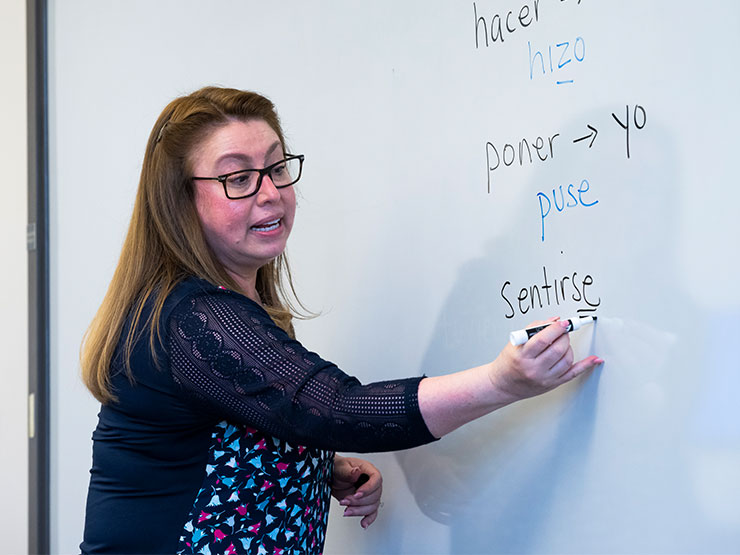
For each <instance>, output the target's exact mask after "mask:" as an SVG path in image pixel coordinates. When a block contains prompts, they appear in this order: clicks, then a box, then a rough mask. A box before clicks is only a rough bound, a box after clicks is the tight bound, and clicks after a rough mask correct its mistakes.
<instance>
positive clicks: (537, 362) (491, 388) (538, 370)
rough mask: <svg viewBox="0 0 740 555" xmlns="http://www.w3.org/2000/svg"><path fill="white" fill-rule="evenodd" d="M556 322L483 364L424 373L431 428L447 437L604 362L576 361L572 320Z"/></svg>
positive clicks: (423, 406)
mask: <svg viewBox="0 0 740 555" xmlns="http://www.w3.org/2000/svg"><path fill="white" fill-rule="evenodd" d="M543 323H545V324H546V323H553V325H551V326H547V327H546V328H545V329H543V330H542V331H540V332H539V333H537V335H535V336H533V337H532V338H531V339H530V340H529V341H527V342H526V343H525V344H524V345H520V346H518V347H514V346H513V345H511V344H510V343H508V344H507V345H506V347H504V349H503V351H501V354H499V356H498V357H496V360H494V361H493V362H490V363H488V364H484V365H483V366H478V367H476V368H470V369H468V370H463V371H462V372H455V373H454V374H447V375H444V376H433V377H429V378H424V379H423V380H421V382H420V383H419V409H420V410H421V414H422V417H423V418H424V422H425V423H426V425H427V428H428V429H429V431H430V432H431V433H432V435H434V436H435V437H442V436H444V435H446V434H448V433H450V432H451V431H452V430H454V429H456V428H459V427H460V426H462V425H463V424H466V423H467V422H470V421H471V420H475V419H476V418H480V417H481V416H483V415H485V414H488V413H490V412H492V411H494V410H497V409H500V408H501V407H505V406H506V405H508V404H511V403H513V402H515V401H519V400H521V399H526V398H527V397H534V396H535V395H539V394H541V393H545V392H546V391H550V390H551V389H554V388H556V387H557V386H559V385H562V384H564V383H566V382H567V381H569V380H572V379H573V378H575V377H576V376H579V375H581V374H583V373H584V372H587V371H589V370H591V369H593V368H594V367H596V366H598V365H599V364H601V363H602V362H604V361H603V360H601V359H600V358H599V357H596V356H590V357H586V358H585V359H583V360H581V361H579V362H576V363H575V364H574V363H573V350H572V349H571V347H570V338H569V336H568V333H567V332H566V331H565V329H566V326H567V323H565V322H559V321H558V318H551V319H550V320H547V321H545V322H534V323H533V324H532V325H540V324H543Z"/></svg>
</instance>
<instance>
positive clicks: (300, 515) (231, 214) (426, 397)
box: [81, 87, 601, 553]
mask: <svg viewBox="0 0 740 555" xmlns="http://www.w3.org/2000/svg"><path fill="white" fill-rule="evenodd" d="M302 164H303V157H302V156H300V155H292V154H289V153H288V152H287V150H286V147H285V140H284V137H283V133H282V130H281V128H280V123H279V120H278V116H277V114H276V112H275V110H274V107H273V105H272V104H271V103H270V101H269V100H267V99H266V98H264V97H262V96H260V95H257V94H255V93H251V92H244V91H237V90H233V89H223V88H215V87H207V88H204V89H201V90H199V91H196V92H194V93H192V94H190V95H188V96H185V97H182V98H178V99H176V100H174V101H173V102H172V103H170V104H169V106H167V107H166V108H165V110H164V111H163V113H162V115H161V116H160V118H159V119H158V121H157V123H156V124H155V126H154V129H153V130H152V133H151V135H150V137H149V141H148V144H147V149H146V153H145V156H144V162H143V168H142V174H141V180H140V183H139V189H138V193H137V198H136V204H135V206H134V213H133V216H132V219H131V224H130V227H129V231H128V235H127V237H126V240H125V243H124V246H123V251H122V254H121V259H120V261H119V264H118V267H117V269H116V272H115V274H114V277H113V280H112V282H111V285H110V287H109V289H108V292H107V294H106V297H105V299H104V300H103V303H102V305H101V307H100V309H99V311H98V313H97V315H96V317H95V319H94V320H93V323H92V324H91V327H90V330H89V331H88V335H87V337H86V339H85V343H84V346H83V351H82V369H83V377H84V380H85V383H86V385H87V386H88V388H89V389H90V390H91V392H92V393H93V394H94V395H95V396H96V398H97V399H99V400H100V401H101V403H102V408H101V412H100V415H99V423H98V426H97V428H96V430H95V433H94V435H93V440H94V445H93V467H92V470H91V480H90V489H89V492H88V502H87V515H86V524H85V538H84V541H83V543H82V545H81V549H82V551H83V552H95V553H98V552H116V553H122V552H129V553H172V552H178V553H209V552H210V553H215V552H226V553H240V552H255V553H258V552H266V553H273V552H285V553H288V552H319V551H321V549H322V546H323V542H324V531H325V528H326V521H327V513H328V507H329V499H330V494H331V493H332V492H333V493H334V495H335V497H337V498H338V499H340V503H341V504H342V505H344V506H346V507H347V510H346V513H347V514H350V515H360V516H363V521H362V522H363V525H364V526H367V525H369V524H370V523H371V522H372V520H373V519H374V518H375V515H376V514H377V508H378V503H379V499H380V489H381V486H380V482H381V479H380V475H379V473H378V472H377V470H376V469H375V468H374V467H373V466H372V465H370V464H369V463H367V462H366V461H362V460H361V459H346V458H342V457H339V456H337V455H335V454H334V452H335V451H339V450H341V451H355V452H368V451H387V450H396V449H405V448H409V447H414V446H417V445H422V444H424V443H428V442H431V441H434V440H435V439H437V438H440V437H442V436H443V435H445V434H446V433H448V432H450V431H452V430H454V429H455V428H457V427H459V426H460V425H462V424H464V423H466V422H469V421H471V420H473V419H475V418H478V417H479V416H482V415H484V414H487V413H489V412H491V411H493V410H495V409H497V408H500V407H502V406H505V405H507V404H509V403H511V402H514V401H516V400H519V399H523V398H526V397H530V396H533V395H537V394H539V393H543V392H545V391H548V390H550V389H552V388H554V387H557V386H558V385H560V384H562V383H565V382H567V381H568V380H570V379H572V378H574V377H575V376H577V375H579V374H581V373H582V372H585V371H587V370H589V369H591V368H593V367H594V366H595V365H597V364H599V363H600V362H601V360H600V359H598V358H596V357H589V358H587V359H584V360H583V361H580V362H578V363H576V364H573V353H572V350H571V349H570V344H569V340H568V335H567V334H566V333H565V331H564V328H563V327H561V326H560V325H552V326H549V327H548V328H546V329H545V330H544V331H542V332H540V333H539V334H538V335H537V336H536V337H535V338H534V339H533V340H531V341H529V342H528V343H527V344H525V345H524V346H522V347H518V348H514V347H511V346H507V347H506V348H505V349H504V351H502V353H501V354H500V355H499V356H498V357H497V358H496V360H494V361H493V362H491V363H489V364H486V365H483V366H480V367H477V368H472V369H469V370H465V371H463V372H459V373H456V374H451V375H448V376H440V377H434V378H420V377H417V378H410V379H403V380H396V381H392V382H381V383H373V384H368V385H361V384H360V383H359V382H358V381H357V380H356V379H354V378H352V377H350V376H347V375H346V374H344V373H343V372H341V371H340V370H339V369H338V368H337V367H336V366H335V365H333V364H332V363H330V362H327V361H325V360H323V359H321V358H320V357H319V356H318V355H316V354H315V353H312V352H310V351H308V350H306V349H305V348H304V347H303V346H302V345H301V344H300V343H298V342H297V341H295V339H294V334H293V326H292V324H291V319H292V308H291V306H290V304H289V303H288V302H287V301H286V294H285V287H284V286H285V284H284V283H283V280H284V279H287V285H288V286H289V287H290V288H291V289H292V285H291V283H290V273H289V271H288V269H287V264H286V261H285V257H284V254H283V251H284V249H285V245H286V241H287V239H288V236H289V234H290V231H291V228H292V225H293V219H294V216H295V194H294V190H293V188H292V187H291V186H292V185H293V184H294V183H295V182H296V181H297V180H298V179H299V178H300V175H301V169H302ZM363 474H364V475H365V476H364V477H363V479H364V478H369V479H368V480H367V482H366V483H364V484H360V482H362V480H360V476H361V475H363Z"/></svg>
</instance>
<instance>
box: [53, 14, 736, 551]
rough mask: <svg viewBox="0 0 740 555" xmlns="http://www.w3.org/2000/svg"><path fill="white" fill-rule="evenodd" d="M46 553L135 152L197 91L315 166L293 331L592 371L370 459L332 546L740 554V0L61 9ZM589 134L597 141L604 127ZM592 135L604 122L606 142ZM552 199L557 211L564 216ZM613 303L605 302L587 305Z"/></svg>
mask: <svg viewBox="0 0 740 555" xmlns="http://www.w3.org/2000/svg"><path fill="white" fill-rule="evenodd" d="M49 15H50V25H49V47H50V67H49V92H50V99H51V101H50V108H49V109H50V152H51V160H50V168H51V176H50V188H51V207H52V209H51V216H50V217H51V222H50V224H51V227H50V229H51V233H50V236H51V249H52V250H51V291H52V301H51V302H52V306H51V314H52V317H51V322H50V326H51V353H52V407H51V410H52V412H51V414H52V415H53V416H52V426H53V428H52V432H53V437H52V474H51V476H52V478H51V479H52V515H53V524H52V526H53V529H52V552H58V553H67V552H74V551H75V550H76V549H77V545H78V543H79V541H80V537H81V530H82V522H83V515H84V502H85V495H86V487H87V480H88V472H87V471H88V468H89V466H90V448H91V445H90V435H91V432H92V430H93V428H94V426H95V423H96V412H97V406H96V403H95V402H94V401H93V400H92V398H91V397H90V396H89V395H88V394H87V393H86V391H85V390H84V388H83V387H82V385H81V384H80V381H79V367H78V363H77V356H78V348H79V344H80V340H81V337H82V334H83V332H84V330H85V328H86V326H87V325H88V323H89V321H90V319H91V318H92V316H93V314H94V312H95V310H96V308H97V306H98V305H99V303H100V301H101V299H102V297H103V294H104V292H105V289H106V287H107V285H108V283H109V280H110V278H111V276H112V272H113V269H114V267H115V264H116V261H117V258H118V254H119V251H120V246H121V242H122V240H123V237H124V234H125V230H126V227H127V224H128V219H129V217H130V212H131V208H132V206H133V200H134V195H135V189H136V184H137V180H138V173H139V169H140V163H141V159H142V156H143V150H144V144H145V141H146V138H147V136H148V133H149V131H150V129H151V126H152V124H153V122H154V120H155V118H156V116H157V115H158V114H159V112H160V110H161V109H162V108H163V107H164V105H165V104H166V103H167V102H168V101H169V100H171V99H172V98H174V97H175V96H178V95H180V94H184V93H187V92H190V91H192V90H194V89H196V88H199V87H200V86H203V85H206V84H221V85H226V86H234V87H239V88H246V89H252V90H257V91H259V92H262V93H264V94H266V95H267V96H269V97H270V98H271V99H273V101H274V102H275V103H276V105H277V106H278V109H279V111H280V113H281V116H282V119H283V123H284V127H285V130H286V134H287V137H288V141H289V145H290V147H291V149H292V150H293V151H294V152H299V153H303V154H305V155H306V164H305V170H304V177H303V178H302V180H301V183H300V184H299V187H298V191H299V193H298V204H299V206H298V215H297V221H296V225H295V228H294V232H293V236H292V238H291V241H290V243H289V247H288V249H289V255H290V257H291V260H292V264H293V268H294V273H295V279H296V285H297V288H298V291H299V294H300V296H301V298H302V300H303V301H304V302H305V303H306V304H307V305H308V306H309V307H310V308H312V309H314V310H316V311H319V312H321V313H322V315H321V316H320V317H319V318H316V319H313V320H311V321H308V322H301V323H300V324H299V326H298V334H299V338H300V339H301V340H302V341H303V342H304V344H306V345H307V346H308V347H309V348H311V349H314V350H316V351H317V352H319V353H321V354H322V355H323V356H324V357H326V358H328V359H330V360H332V361H335V362H336V363H338V364H339V365H340V367H342V368H343V369H345V370H346V371H348V372H349V373H352V374H354V375H356V376H358V377H359V378H360V379H361V380H363V381H374V380H380V379H390V378H393V377H400V376H410V375H420V374H426V375H438V374H441V373H445V372H449V371H453V370H459V369H463V368H467V367H470V366H474V365H478V364H482V363H485V362H487V361H489V360H491V359H492V358H493V357H495V356H496V354H497V353H498V351H499V350H500V349H501V348H502V347H503V346H504V343H505V341H506V338H507V337H508V332H509V331H511V330H513V329H517V328H521V327H523V326H524V325H526V324H527V323H529V322H530V321H532V320H536V319H541V318H545V317H548V316H550V315H560V316H563V317H568V316H573V315H577V314H592V313H595V314H597V315H598V316H599V322H598V324H597V325H596V326H595V327H592V328H590V329H584V330H580V331H578V332H577V333H574V334H573V335H572V338H573V344H574V346H575V349H576V352H577V355H578V356H580V357H582V356H586V355H588V354H597V355H599V356H601V357H603V358H604V359H605V360H606V363H605V364H604V365H603V367H602V368H601V369H599V370H597V371H596V372H594V373H593V374H591V375H589V376H586V377H584V378H582V379H579V380H578V382H577V383H571V384H568V386H566V387H563V388H561V389H559V390H557V391H555V392H551V393H550V394H547V395H545V396H543V397H540V398H536V399H531V400H528V401H526V402H522V403H519V404H517V405H513V406H510V407H507V408H505V409H503V410H501V411H499V412H497V413H495V414H493V415H491V416H489V417H486V418H484V419H482V420H480V421H478V422H476V423H474V424H472V425H469V426H467V427H466V428H463V429H460V430H458V431H456V432H454V433H453V434H451V435H450V436H448V437H447V438H445V439H443V440H442V441H440V442H437V443H436V444H434V445H431V446H425V447H421V448H418V449H414V450H410V451H406V452H401V453H396V454H381V455H372V456H371V457H370V459H371V460H372V461H374V462H375V463H376V464H377V465H378V466H380V467H381V469H382V470H383V472H384V476H385V490H386V494H385V505H384V508H383V510H382V513H381V516H380V517H379V519H378V521H377V522H376V524H374V525H373V526H372V527H371V528H370V529H369V530H367V531H363V530H361V529H360V528H359V526H358V524H357V522H356V521H351V522H350V521H348V520H347V519H342V518H341V511H340V510H338V507H336V506H335V508H334V511H333V514H332V516H331V519H330V525H329V532H328V541H327V546H326V552H327V553H456V554H457V553H460V554H462V553H520V552H521V553H617V552H618V553H656V552H661V553H679V552H692V553H696V552H704V553H706V552H716V553H719V552H737V551H738V550H739V549H740V425H739V424H738V422H740V405H739V404H738V403H737V402H736V401H735V392H736V391H738V390H739V389H740V372H739V370H740V365H739V364H738V357H737V356H736V354H735V352H734V351H735V349H734V344H735V343H736V342H737V337H738V334H739V333H740V325H739V324H738V322H740V292H739V290H738V287H737V285H736V272H737V271H738V270H740V261H739V260H738V247H737V245H738V243H739V242H740V232H739V231H738V226H737V223H736V222H737V220H736V216H733V214H735V213H736V212H737V206H738V205H739V204H740V193H739V192H738V187H737V183H738V180H737V174H736V169H735V168H736V166H735V161H736V149H737V147H736V142H737V141H736V130H737V129H738V128H739V127H740V111H739V110H738V108H737V99H738V98H740V77H738V72H737V71H736V69H737V53H738V52H740V32H738V31H739V30H740V7H738V5H737V4H736V3H734V2H730V1H729V0H727V1H713V2H705V3H696V2H688V1H672V2H669V1H667V0H661V1H654V2H649V3H648V2H640V1H637V0H623V1H619V2H618V1H616V0H610V1H602V2H589V1H578V0H567V1H564V0H539V1H535V0H516V1H508V0H507V1H503V0H501V1H493V0H479V1H475V2H449V1H448V2H439V1H438V2H390V1H386V0H382V1H377V2H354V1H353V2H297V1H293V2H280V3H266V2H251V1H245V0H240V1H237V0H233V1H226V0H223V1H219V2H210V3H205V2H196V1H183V0H160V1H158V2H150V1H144V0H128V1H126V2H117V1H104V2H101V1H99V0H95V1H94V0H65V1H64V2H50V14H49ZM592 128H593V129H592ZM594 130H595V131H594ZM548 207H549V208H548ZM593 310H595V312H591V311H593Z"/></svg>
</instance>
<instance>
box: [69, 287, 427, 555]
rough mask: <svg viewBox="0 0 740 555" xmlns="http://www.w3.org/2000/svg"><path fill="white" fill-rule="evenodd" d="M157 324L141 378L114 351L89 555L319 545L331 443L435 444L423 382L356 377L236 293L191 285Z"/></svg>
mask: <svg viewBox="0 0 740 555" xmlns="http://www.w3.org/2000/svg"><path fill="white" fill-rule="evenodd" d="M142 320H146V314H145V315H144V317H143V318H142ZM160 322H161V329H162V331H163V334H162V338H161V341H160V342H159V343H158V344H155V346H154V347H155V348H154V350H152V348H151V346H150V343H149V334H148V331H147V330H146V329H144V330H143V333H141V334H140V335H139V336H138V341H137V343H136V345H135V347H134V351H133V353H132V356H131V368H132V373H133V380H130V379H129V377H128V376H127V375H126V374H125V372H124V371H123V364H122V359H121V356H120V350H119V353H117V355H116V356H115V357H114V364H113V372H112V376H113V378H112V382H113V388H114V392H115V394H116V396H117V398H118V401H117V402H115V403H110V404H108V405H104V406H102V408H101V411H100V414H99V421H98V426H97V428H96V429H95V432H94V433H93V465H92V469H91V472H90V473H91V478H90V488H89V491H88V499H87V511H86V518H85V533H84V540H83V542H82V544H81V546H80V549H81V551H82V552H83V553H201V554H209V553H212V554H216V553H261V554H270V555H274V554H280V553H285V554H287V553H319V552H321V550H322V549H323V544H324V536H325V531H326V524H327V519H328V510H329V501H330V483H331V477H332V469H333V459H334V451H336V450H341V451H356V452H369V451H390V450H397V449H405V448H409V447H414V446H417V445H421V444H424V443H428V442H430V441H433V440H434V437H433V436H432V435H431V434H430V433H429V431H428V429H427V428H426V425H425V424H424V421H423V419H422V417H421V414H420V413H419V407H418V399H417V392H418V384H419V381H420V380H421V378H410V379H405V380H397V381H392V382H378V383H373V384H368V385H362V384H361V383H360V382H359V381H358V380H357V379H355V378H352V377H350V376H348V375H346V374H344V373H343V372H342V371H341V370H339V369H338V368H337V367H336V365H334V364H332V363H331V362H328V361H326V360H323V359H322V358H320V357H319V356H318V355H317V354H315V353H312V352H310V351H308V350H307V349H305V348H304V347H303V346H302V345H301V344H300V343H298V342H297V341H295V340H292V339H290V337H288V335H287V334H286V333H285V332H284V331H283V330H281V329H280V328H279V327H278V326H276V325H275V324H274V323H273V321H272V320H271V319H270V317H269V316H268V314H267V313H266V312H265V311H264V310H263V309H262V308H261V307H260V306H259V305H258V304H257V303H254V302H253V301H251V300H250V299H248V298H246V297H244V296H242V295H240V294H237V293H234V292H232V291H228V290H224V289H221V288H218V287H215V286H213V285H211V284H209V283H207V282H205V281H202V280H198V279H195V278H191V279H188V280H186V281H184V282H182V283H180V284H179V285H178V286H177V287H176V288H175V290H174V291H173V292H172V293H171V294H170V295H169V297H168V298H167V301H166V303H165V307H164V310H163V311H162V315H161V320H160Z"/></svg>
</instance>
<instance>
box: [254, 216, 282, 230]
mask: <svg viewBox="0 0 740 555" xmlns="http://www.w3.org/2000/svg"><path fill="white" fill-rule="evenodd" d="M278 227H280V218H278V219H276V220H271V221H269V222H265V223H263V224H258V225H253V226H252V227H251V228H250V229H253V230H254V231H261V232H267V231H273V230H274V229H277V228H278Z"/></svg>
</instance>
